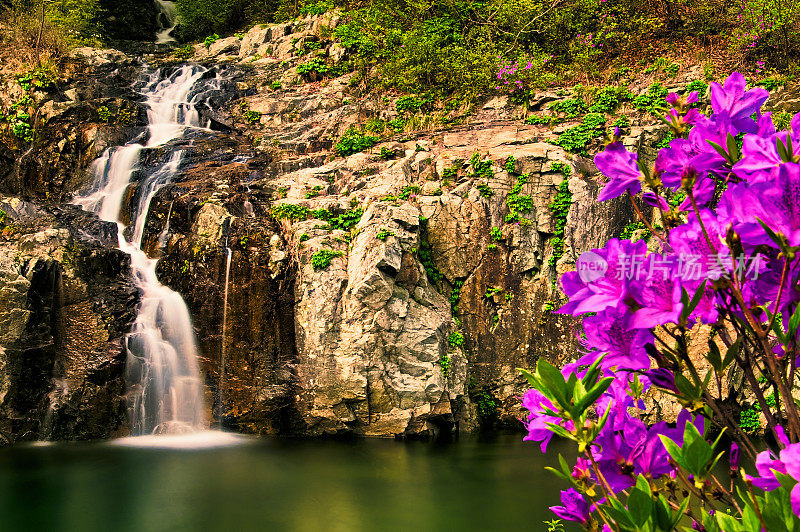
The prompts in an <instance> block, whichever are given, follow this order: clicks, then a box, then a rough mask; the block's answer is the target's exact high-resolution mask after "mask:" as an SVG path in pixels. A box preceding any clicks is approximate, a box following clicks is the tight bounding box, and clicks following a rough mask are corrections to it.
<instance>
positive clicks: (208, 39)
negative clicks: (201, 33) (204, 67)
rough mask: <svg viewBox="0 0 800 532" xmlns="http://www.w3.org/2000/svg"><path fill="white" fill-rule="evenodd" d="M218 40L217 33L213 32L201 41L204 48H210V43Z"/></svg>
mask: <svg viewBox="0 0 800 532" xmlns="http://www.w3.org/2000/svg"><path fill="white" fill-rule="evenodd" d="M218 40H219V35H217V34H216V33H214V34H212V35H209V36H208V37H206V38H205V40H204V41H203V45H205V47H206V49H208V48H211V45H212V44H214V43H215V42H217V41H218Z"/></svg>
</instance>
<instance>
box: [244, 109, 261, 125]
mask: <svg viewBox="0 0 800 532" xmlns="http://www.w3.org/2000/svg"><path fill="white" fill-rule="evenodd" d="M244 119H245V120H246V121H247V123H248V124H257V123H259V122H260V121H261V113H259V112H258V111H253V110H252V109H248V110H247V111H245V112H244Z"/></svg>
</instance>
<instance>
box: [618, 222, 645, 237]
mask: <svg viewBox="0 0 800 532" xmlns="http://www.w3.org/2000/svg"><path fill="white" fill-rule="evenodd" d="M641 231H644V234H642V233H641ZM637 234H638V235H640V236H636V235H637ZM634 237H636V238H634ZM649 238H650V231H648V229H647V226H646V225H645V224H644V222H641V221H636V222H631V223H629V224H627V225H626V226H625V227H623V228H622V232H621V233H620V234H619V239H620V240H630V241H631V242H638V241H639V239H644V240H647V239H649Z"/></svg>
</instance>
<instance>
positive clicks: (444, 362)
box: [439, 355, 450, 379]
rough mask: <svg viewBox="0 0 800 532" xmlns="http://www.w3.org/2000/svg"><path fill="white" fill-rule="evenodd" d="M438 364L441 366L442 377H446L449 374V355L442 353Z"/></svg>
mask: <svg viewBox="0 0 800 532" xmlns="http://www.w3.org/2000/svg"><path fill="white" fill-rule="evenodd" d="M439 366H440V367H441V368H442V377H444V378H445V379H446V378H447V376H448V375H449V374H450V355H444V356H443V357H442V358H441V359H440V360H439Z"/></svg>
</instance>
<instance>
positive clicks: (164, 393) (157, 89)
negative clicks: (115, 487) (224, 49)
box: [74, 65, 220, 435]
mask: <svg viewBox="0 0 800 532" xmlns="http://www.w3.org/2000/svg"><path fill="white" fill-rule="evenodd" d="M207 72H208V70H207V69H205V68H203V67H200V66H190V65H187V66H184V67H182V68H180V69H178V70H176V71H175V72H173V73H172V74H171V75H169V76H166V77H163V76H162V73H161V72H160V71H157V72H153V73H151V74H150V76H149V79H148V80H147V82H146V83H145V86H144V88H143V89H142V90H141V94H142V95H143V96H144V98H145V104H146V106H147V115H148V122H149V125H148V128H147V132H146V134H145V135H143V137H144V138H146V141H145V142H144V143H143V144H142V143H139V142H136V141H134V142H130V143H128V144H126V145H125V146H121V147H117V148H109V149H108V150H106V152H105V153H104V154H103V155H102V156H101V157H100V158H99V159H98V160H97V161H95V162H94V164H93V165H92V172H93V173H94V181H93V184H92V187H91V191H90V193H88V194H87V195H85V196H83V197H81V198H78V199H76V200H75V201H74V203H76V204H78V205H80V206H82V207H83V208H84V209H85V210H88V211H91V212H94V213H96V214H97V215H98V216H99V217H100V218H101V219H103V220H105V221H109V222H116V223H117V225H118V228H119V231H118V234H119V247H120V249H121V250H123V251H125V252H126V253H128V254H129V255H130V257H131V271H132V272H133V277H134V282H135V283H136V286H137V287H138V289H139V291H140V293H141V302H140V305H139V310H138V315H137V317H136V320H135V322H134V324H133V327H132V329H131V332H130V333H129V334H128V335H127V336H126V348H127V354H128V358H127V365H126V377H127V383H128V401H129V408H130V425H131V433H132V434H133V435H147V434H155V433H157V434H164V433H168V434H179V433H186V432H194V431H197V430H201V429H203V428H205V425H206V419H205V407H204V404H203V383H202V381H201V379H200V372H199V367H198V361H197V346H196V343H195V338H194V333H193V330H192V323H191V319H190V316H189V310H188V308H187V307H186V304H185V303H184V301H183V299H182V298H181V296H180V294H178V293H176V292H174V291H173V290H171V289H169V288H168V287H166V286H163V285H162V284H161V283H160V282H159V281H158V278H157V276H156V264H157V262H158V260H157V259H151V258H150V257H148V256H147V255H146V254H145V252H144V251H143V250H142V248H141V246H142V238H143V235H144V228H145V223H146V221H147V214H148V212H149V210H150V203H151V201H152V199H153V197H154V196H155V195H156V193H157V192H158V191H159V190H160V189H161V188H162V187H163V186H165V185H167V184H168V183H169V182H170V181H171V179H172V177H173V176H174V175H175V174H176V172H177V171H178V169H179V167H180V165H181V161H182V159H183V151H181V150H178V149H175V150H173V151H172V153H171V155H169V157H168V159H167V160H166V162H164V163H163V164H162V165H161V167H160V168H157V169H156V170H155V171H153V172H151V173H149V175H146V176H145V177H143V178H141V179H140V180H139V181H138V184H137V189H136V194H137V195H138V201H137V202H136V205H135V207H134V208H133V212H132V213H131V222H130V226H131V227H128V228H126V227H125V225H124V224H123V222H122V218H123V216H122V215H121V214H120V213H121V211H123V210H124V209H123V203H124V202H125V198H126V197H128V196H129V194H130V192H129V189H130V188H131V185H133V184H134V181H135V176H136V175H137V173H140V168H139V162H140V158H141V156H142V154H143V153H145V152H146V151H147V150H149V149H152V148H157V147H162V148H161V149H162V150H166V152H167V153H168V154H169V152H170V148H169V147H164V146H165V145H166V144H168V143H169V142H171V141H174V140H176V139H179V138H181V137H182V136H184V135H185V134H186V133H187V132H189V131H192V130H197V129H199V128H200V115H199V113H198V111H197V108H196V104H198V102H199V101H200V100H201V99H202V98H203V96H204V95H205V94H206V93H208V92H209V91H213V90H216V89H218V88H219V86H220V85H219V80H218V79H217V78H216V77H214V78H210V79H205V78H206V77H207V76H205V75H206V73H207ZM137 140H142V139H137ZM126 234H128V235H130V236H126Z"/></svg>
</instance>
